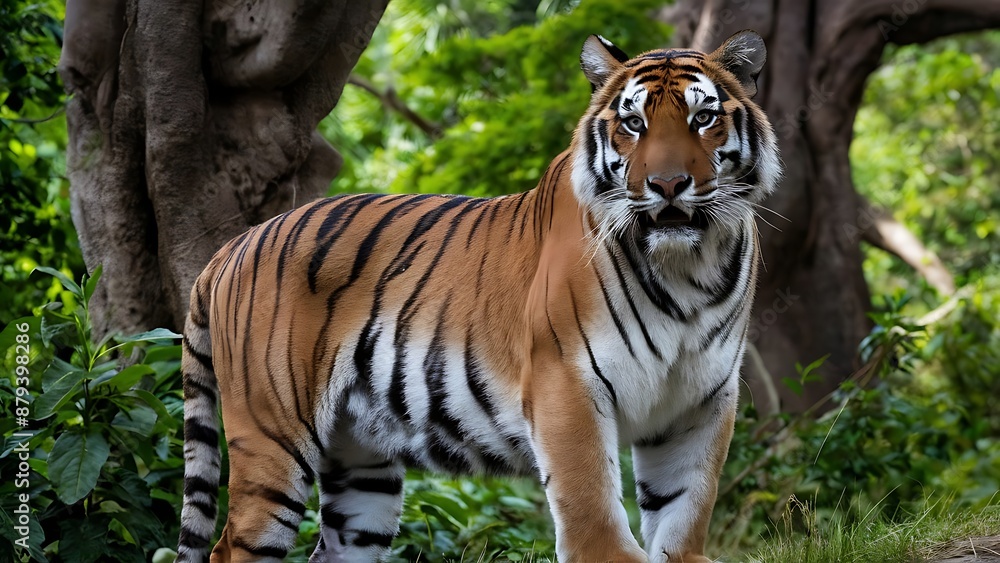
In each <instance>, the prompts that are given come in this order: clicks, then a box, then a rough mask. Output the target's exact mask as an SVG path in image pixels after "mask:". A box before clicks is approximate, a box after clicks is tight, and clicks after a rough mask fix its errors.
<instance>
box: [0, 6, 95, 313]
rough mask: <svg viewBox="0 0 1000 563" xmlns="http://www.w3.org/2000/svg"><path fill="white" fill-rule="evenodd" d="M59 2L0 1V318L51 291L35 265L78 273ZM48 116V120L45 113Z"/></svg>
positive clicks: (80, 262)
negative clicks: (59, 71)
mask: <svg viewBox="0 0 1000 563" xmlns="http://www.w3.org/2000/svg"><path fill="white" fill-rule="evenodd" d="M64 13H65V6H64V4H63V2H59V1H58V0H45V1H42V2H28V1H24V0H12V1H5V2H4V3H3V4H2V5H0V185H2V186H3V190H2V191H0V303H2V305H0V323H2V324H6V323H9V322H10V321H11V320H12V319H14V318H15V317H19V316H21V315H24V314H26V313H28V312H29V311H30V310H31V308H33V307H34V306H36V305H37V304H39V303H44V302H46V301H48V300H49V299H52V298H54V297H55V296H56V293H57V292H58V291H59V285H58V284H57V283H55V282H54V281H52V280H45V283H42V282H40V281H38V280H37V279H36V280H34V281H33V280H31V279H29V277H28V276H29V274H30V273H31V271H32V270H33V269H34V268H35V267H36V266H38V265H39V264H47V265H52V266H56V267H58V268H60V269H65V270H67V271H69V272H74V273H82V272H83V260H82V259H81V257H80V250H79V248H78V243H77V240H76V231H75V230H74V229H73V224H72V222H71V221H70V216H69V192H68V189H69V183H68V181H67V180H66V178H65V174H66V173H65V169H66V166H65V152H66V139H67V137H66V120H65V118H63V117H62V116H61V115H60V112H61V111H62V108H63V105H64V103H65V93H64V92H63V88H62V85H61V84H60V82H59V77H58V74H57V73H56V64H57V63H58V61H59V50H60V48H61V45H62V20H63V17H64ZM51 116H54V118H52V119H48V118H49V117H51Z"/></svg>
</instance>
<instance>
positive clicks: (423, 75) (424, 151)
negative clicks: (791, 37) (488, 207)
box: [321, 0, 669, 196]
mask: <svg viewBox="0 0 1000 563" xmlns="http://www.w3.org/2000/svg"><path fill="white" fill-rule="evenodd" d="M414 4H422V3H421V2H406V1H403V2H399V3H393V4H390V6H389V11H388V13H387V15H386V17H385V18H384V20H383V22H382V24H381V25H380V27H379V29H378V30H376V36H375V38H374V39H373V41H372V46H371V47H370V48H369V49H368V51H366V53H365V56H364V57H363V58H362V61H361V63H360V64H359V65H358V68H357V69H355V73H356V74H360V75H363V76H368V77H370V80H371V81H372V82H374V83H375V84H377V85H378V86H379V88H382V89H384V88H389V87H391V88H393V89H394V90H395V91H396V92H397V93H398V95H399V97H400V98H401V99H402V100H403V101H404V102H405V103H406V104H407V105H408V106H409V107H410V108H411V109H412V110H414V111H415V112H416V113H417V114H419V115H421V116H423V117H424V118H425V119H427V120H429V121H430V122H433V123H435V124H438V125H439V127H440V128H441V129H442V133H441V138H440V139H437V140H433V139H430V138H428V137H427V136H426V135H425V134H423V133H421V132H420V131H419V130H417V129H416V128H415V127H413V125H412V124H409V123H406V122H405V121H403V120H402V119H401V118H399V117H398V116H397V115H395V114H385V113H384V112H385V111H386V110H385V109H384V108H382V107H381V106H379V104H378V102H377V101H376V100H375V99H374V98H373V97H372V96H371V95H369V94H368V93H366V92H363V91H358V90H357V89H352V88H349V89H348V90H346V91H345V93H344V97H343V98H342V99H341V102H340V103H339V104H338V107H337V110H336V111H335V113H334V116H332V117H331V118H330V119H328V120H327V121H325V122H324V123H323V124H322V125H321V130H322V131H324V133H326V134H327V135H328V136H329V137H331V138H333V139H334V140H335V142H336V141H347V143H346V146H347V152H348V154H349V155H354V156H359V157H363V158H366V161H365V163H364V164H363V165H352V164H351V163H348V165H347V167H346V169H345V171H344V173H343V174H341V176H340V177H339V178H338V179H337V181H336V183H335V191H338V192H339V191H352V192H353V191H396V192H415V191H420V192H428V193H463V194H468V195H479V196H485V195H498V194H504V193H511V192H517V191H524V190H526V189H530V188H533V187H534V186H535V184H536V183H537V182H538V179H539V178H540V177H541V175H542V173H543V172H544V171H545V168H546V166H548V163H549V162H550V161H551V160H552V159H553V158H555V157H556V155H558V154H559V153H560V152H562V151H563V150H565V149H566V148H568V147H569V144H570V140H571V138H572V133H573V129H574V128H575V127H576V124H577V121H578V120H579V119H580V116H581V115H583V113H584V111H585V110H586V108H587V104H588V100H589V98H590V85H589V84H588V83H587V80H586V79H585V78H584V76H583V73H582V72H581V71H580V62H579V60H580V48H581V47H582V46H583V42H584V40H585V39H586V38H587V36H588V35H590V34H593V33H601V34H603V35H605V36H606V37H608V38H610V39H612V40H613V41H615V42H616V44H618V45H619V46H620V47H622V48H623V49H624V50H626V51H627V52H632V53H635V54H638V53H639V52H641V51H645V50H649V49H653V48H657V47H660V46H663V45H664V44H666V42H667V39H668V38H669V28H667V27H666V26H664V25H662V24H660V23H658V22H656V21H655V20H654V19H653V18H651V17H649V13H650V12H651V11H652V10H653V9H654V8H656V7H659V6H660V5H662V2H661V1H659V0H641V1H637V2H627V3H625V2H618V1H616V0H583V1H581V2H580V3H579V5H578V6H576V7H575V8H574V9H573V10H572V11H569V12H562V11H561V10H559V9H555V10H553V5H554V3H552V2H542V3H536V4H538V9H537V10H535V12H536V16H537V12H538V11H543V9H544V11H545V13H551V12H552V11H555V12H556V13H555V15H551V16H550V17H544V19H541V20H540V21H538V22H537V23H536V24H535V25H530V26H529V25H523V26H519V27H513V28H511V29H509V30H505V29H504V28H503V27H502V26H503V25H504V24H512V23H515V22H516V21H518V20H519V19H520V20H524V19H528V18H526V17H524V16H522V17H520V18H517V17H511V18H506V19H505V18H496V17H494V16H491V15H490V13H486V14H483V13H479V14H478V16H477V14H471V15H470V14H467V13H464V12H463V14H464V15H461V14H460V16H458V17H460V18H462V19H466V20H476V19H480V20H483V19H485V20H487V21H492V22H494V23H495V24H496V25H497V26H499V30H498V27H494V26H493V25H492V24H491V25H489V26H478V25H474V26H471V27H467V28H465V29H464V30H463V31H462V32H461V33H459V32H455V33H454V34H453V35H449V36H447V37H445V38H442V37H441V30H440V28H438V27H436V26H435V25H434V23H433V22H435V21H437V20H436V19H434V18H428V17H426V15H423V14H421V12H420V11H419V10H417V11H415V12H414V11H412V8H413V5H414ZM505 4H509V5H511V6H515V5H518V6H519V5H523V4H530V3H526V2H495V3H488V5H489V6H491V7H493V8H496V7H498V6H502V5H505ZM484 11H486V12H489V10H486V9H484ZM515 12H516V13H520V14H524V13H526V12H531V10H521V11H520V12H517V11H516V10H515ZM445 13H446V14H448V13H450V12H448V11H447V10H445ZM543 15H545V14H543ZM446 19H447V16H446ZM595 22H599V23H595ZM484 30H493V31H498V32H496V33H494V34H492V35H483V32H484ZM380 114H381V115H384V116H385V117H384V118H383V119H382V120H381V121H372V118H371V116H372V115H380ZM432 141H434V142H433V143H432ZM339 146H344V145H343V144H341V145H339Z"/></svg>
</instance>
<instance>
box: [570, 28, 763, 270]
mask: <svg viewBox="0 0 1000 563" xmlns="http://www.w3.org/2000/svg"><path fill="white" fill-rule="evenodd" d="M765 58H766V51H765V47H764V43H763V40H762V39H761V38H760V36H759V35H757V34H756V33H754V32H751V31H745V32H741V33H738V34H736V35H734V36H733V37H732V38H730V39H729V40H728V41H727V42H726V43H725V44H724V45H723V46H722V47H720V48H719V49H718V50H716V51H715V52H713V53H711V54H708V55H706V54H703V53H700V52H697V51H689V50H658V51H649V52H647V53H643V54H642V55H639V56H638V57H636V58H634V59H629V58H628V56H626V55H625V54H624V53H623V52H622V51H621V50H619V49H618V48H617V47H615V46H614V45H612V44H611V43H610V42H609V41H607V40H606V39H604V38H603V37H599V36H596V35H594V36H591V37H590V38H589V39H588V40H587V41H586V43H585V44H584V47H583V53H582V55H581V64H582V67H583V71H584V73H585V74H586V76H587V78H588V80H590V83H591V85H592V86H593V88H594V93H593V96H592V98H591V105H590V111H588V113H587V115H586V116H585V117H584V118H583V119H582V120H581V122H580V126H579V127H578V129H577V131H576V135H575V138H574V143H575V146H576V159H575V162H574V169H573V184H574V192H575V194H576V196H577V198H578V199H579V200H580V201H581V203H582V204H583V205H584V207H585V208H587V209H588V211H589V212H590V213H591V214H592V215H593V217H594V220H595V222H596V225H595V227H596V229H597V230H598V231H599V238H600V239H605V238H607V237H615V238H625V239H630V240H632V241H633V242H637V243H641V244H642V245H643V246H647V247H649V248H651V249H653V250H655V249H659V248H664V247H667V248H672V247H681V248H690V247H692V246H694V245H697V244H698V243H700V242H702V241H703V239H704V238H705V237H706V236H710V235H711V232H712V231H713V230H718V231H729V232H732V231H735V230H737V229H739V228H742V224H744V223H745V221H746V220H747V219H748V218H750V217H752V216H753V206H754V204H756V203H757V202H759V201H760V200H762V199H763V198H764V197H765V196H766V195H767V194H768V193H769V192H771V191H772V190H773V189H774V188H775V186H776V185H777V183H778V181H779V179H780V175H781V166H780V163H779V158H778V151H777V146H776V142H775V137H774V133H773V131H772V129H771V126H770V124H769V123H768V121H767V119H766V118H765V116H764V114H763V112H762V111H761V109H760V108H759V107H757V105H755V104H754V103H753V102H752V101H751V100H750V98H751V97H752V96H754V95H755V94H756V91H757V87H756V77H757V75H758V74H759V72H760V70H761V68H762V67H763V65H764V60H765Z"/></svg>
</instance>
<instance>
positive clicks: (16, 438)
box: [0, 268, 183, 562]
mask: <svg viewBox="0 0 1000 563" xmlns="http://www.w3.org/2000/svg"><path fill="white" fill-rule="evenodd" d="M39 270H40V271H42V272H43V273H45V274H48V275H51V276H52V277H53V278H54V279H56V280H57V283H59V284H60V285H61V286H62V287H63V288H64V292H63V293H64V298H63V299H61V300H59V301H56V302H53V303H50V304H48V305H46V306H44V307H41V308H40V309H39V311H38V313H37V314H36V315H35V316H32V317H25V318H21V319H17V320H15V321H14V322H12V323H11V324H9V325H8V326H7V327H6V328H5V329H4V331H3V332H2V333H0V354H2V355H0V359H2V361H3V363H4V368H5V369H4V371H5V373H10V374H12V376H11V377H9V378H8V377H5V378H3V379H0V398H2V400H3V403H4V404H9V405H11V407H12V408H13V406H14V405H15V401H14V399H15V397H20V398H22V399H23V400H27V401H30V404H28V405H26V406H25V407H24V408H26V409H27V411H28V413H27V414H26V416H25V418H27V419H28V425H27V427H25V428H23V429H22V427H21V424H18V423H17V422H16V421H15V420H14V419H10V418H5V419H4V421H3V423H2V426H0V430H2V433H3V453H2V454H0V473H2V474H4V475H13V474H15V472H16V471H17V469H16V468H17V466H18V463H19V454H18V453H17V452H16V451H15V448H18V447H20V448H21V449H24V448H26V450H27V451H28V452H30V459H29V460H28V463H29V464H30V467H31V471H30V475H29V476H28V482H29V488H19V487H18V486H17V483H16V482H15V481H14V480H10V479H8V480H5V481H4V483H2V484H0V493H2V494H0V499H2V500H0V521H2V522H3V526H2V529H0V535H2V537H3V538H4V540H5V541H4V542H0V553H3V554H4V556H3V559H4V560H7V561H15V560H23V559H24V558H25V557H27V556H28V554H26V553H17V552H15V551H14V549H13V547H14V546H13V543H12V542H13V541H14V540H15V539H16V536H15V535H14V530H13V525H12V521H13V518H14V513H13V510H14V509H15V508H16V506H17V505H16V504H15V503H16V501H15V498H16V493H24V492H28V493H29V494H30V503H29V505H30V507H31V508H32V509H34V510H35V511H36V512H35V513H34V514H33V515H32V524H33V526H34V528H33V529H32V532H31V534H30V539H31V550H30V556H31V558H32V559H33V560H37V561H46V560H49V561H72V562H90V561H106V560H115V561H145V560H148V558H149V555H150V554H152V553H153V551H154V550H156V549H157V548H159V547H163V546H167V545H173V544H174V541H175V540H174V538H175V537H176V532H177V529H176V526H177V509H178V507H179V506H180V503H181V497H180V491H181V484H180V478H181V476H182V472H183V458H182V455H181V449H182V448H181V441H180V436H179V435H178V434H179V433H178V428H179V427H180V420H181V418H182V409H183V401H182V395H181V391H180V378H179V373H178V370H179V367H180V346H177V345H174V342H173V339H175V338H179V335H177V334H173V333H171V332H169V331H166V330H162V329H160V330H155V331H151V332H148V333H145V334H140V335H136V336H132V337H129V338H119V339H113V338H112V337H110V336H109V337H106V338H104V339H103V340H101V341H99V342H96V343H95V342H93V340H92V335H91V324H90V311H89V309H88V302H89V299H90V297H91V295H93V293H94V289H95V287H96V285H97V283H98V280H99V278H100V268H98V269H97V271H95V273H94V276H93V277H87V276H84V277H83V279H82V281H81V283H79V284H77V283H76V282H74V281H73V280H72V279H70V278H69V277H67V276H66V275H64V274H63V273H61V272H59V271H57V270H52V269H50V268H39ZM115 340H117V343H114V342H115ZM140 345H142V346H144V348H138V346H140ZM115 353H118V354H120V355H121V357H132V358H135V359H139V360H140V361H138V362H137V363H133V364H131V365H129V366H128V367H125V368H120V367H119V361H118V360H117V359H116V358H115ZM19 388H23V389H26V390H27V393H24V392H22V391H19ZM16 404H17V405H23V401H22V402H18V403H16ZM18 416H21V415H20V414H19V415H18ZM23 431H27V432H28V433H29V434H30V437H29V438H25V437H23V436H20V435H16V433H20V432H23ZM22 443H23V445H22Z"/></svg>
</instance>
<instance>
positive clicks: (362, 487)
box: [347, 477, 403, 495]
mask: <svg viewBox="0 0 1000 563" xmlns="http://www.w3.org/2000/svg"><path fill="white" fill-rule="evenodd" d="M347 487H348V488H350V489H354V490H356V491H361V492H365V493H381V494H385V495H398V494H400V493H402V492H403V480H402V479H401V478H399V477H356V478H354V479H350V480H349V481H347Z"/></svg>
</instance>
